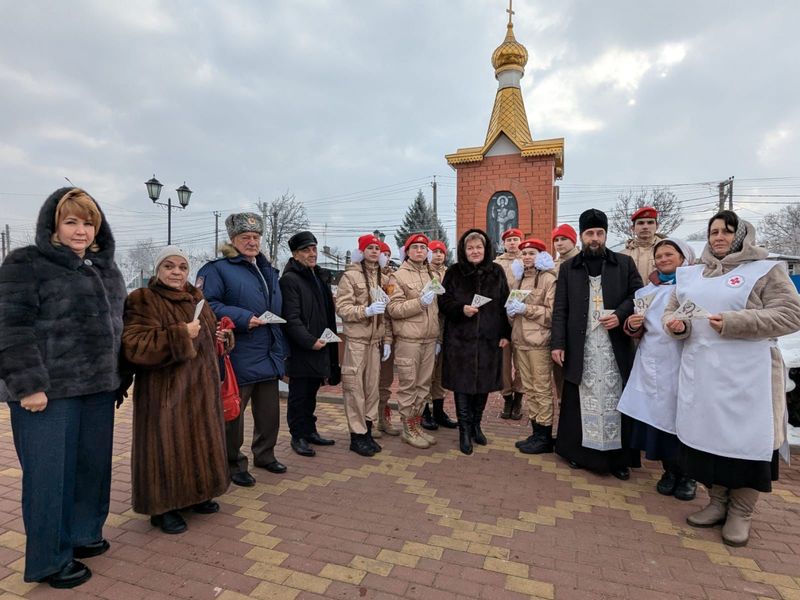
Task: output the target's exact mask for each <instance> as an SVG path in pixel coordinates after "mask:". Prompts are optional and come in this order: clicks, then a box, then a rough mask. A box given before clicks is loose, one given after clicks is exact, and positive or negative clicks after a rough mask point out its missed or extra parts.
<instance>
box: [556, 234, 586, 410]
mask: <svg viewBox="0 0 800 600" xmlns="http://www.w3.org/2000/svg"><path fill="white" fill-rule="evenodd" d="M551 237H552V238H553V249H554V250H555V251H556V252H558V258H556V266H555V273H556V277H558V272H559V270H560V269H561V265H563V264H564V263H565V262H567V261H568V260H569V259H570V258H574V257H575V256H578V254H580V253H581V251H580V250H578V248H577V247H576V246H575V244H576V243H577V242H578V234H577V233H576V232H575V229H573V227H572V226H571V225H568V224H567V223H562V224H561V225H559V226H558V227H556V228H555V229H553V233H552V234H551ZM553 386H554V387H555V394H556V398H557V401H560V400H561V388H562V387H563V386H564V370H563V369H562V368H561V366H560V365H558V364H556V363H553Z"/></svg>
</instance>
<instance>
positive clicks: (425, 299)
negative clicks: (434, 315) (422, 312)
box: [419, 290, 436, 306]
mask: <svg viewBox="0 0 800 600" xmlns="http://www.w3.org/2000/svg"><path fill="white" fill-rule="evenodd" d="M435 297H436V294H434V293H433V290H431V291H428V292H425V293H424V294H422V296H420V297H419V301H420V302H421V303H422V306H430V305H431V304H433V299H434V298H435Z"/></svg>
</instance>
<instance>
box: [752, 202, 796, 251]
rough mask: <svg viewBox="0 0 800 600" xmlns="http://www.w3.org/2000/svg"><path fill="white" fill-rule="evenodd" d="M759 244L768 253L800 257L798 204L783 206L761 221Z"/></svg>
mask: <svg viewBox="0 0 800 600" xmlns="http://www.w3.org/2000/svg"><path fill="white" fill-rule="evenodd" d="M760 229H761V242H762V243H763V244H764V245H765V246H766V247H767V250H769V251H770V252H775V253H777V254H788V255H790V256H798V255H800V204H790V205H788V206H784V207H783V208H782V209H780V210H779V211H777V212H773V213H769V214H768V215H766V216H765V217H764V218H763V219H762V220H761V227H760Z"/></svg>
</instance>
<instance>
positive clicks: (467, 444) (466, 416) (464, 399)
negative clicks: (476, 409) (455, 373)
mask: <svg viewBox="0 0 800 600" xmlns="http://www.w3.org/2000/svg"><path fill="white" fill-rule="evenodd" d="M469 401H470V397H469V395H467V394H460V393H458V392H456V393H455V402H456V416H457V417H458V448H459V450H461V452H463V453H464V454H472V439H471V438H470V434H471V433H472V420H471V416H472V415H471V411H470V406H469Z"/></svg>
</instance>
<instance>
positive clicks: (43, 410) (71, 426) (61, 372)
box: [0, 188, 127, 588]
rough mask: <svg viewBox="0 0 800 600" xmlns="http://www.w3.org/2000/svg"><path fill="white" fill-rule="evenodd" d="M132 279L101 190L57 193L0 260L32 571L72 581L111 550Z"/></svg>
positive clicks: (61, 582) (2, 366)
mask: <svg viewBox="0 0 800 600" xmlns="http://www.w3.org/2000/svg"><path fill="white" fill-rule="evenodd" d="M124 301H125V282H124V281H123V279H122V274H121V273H120V272H119V270H118V269H117V266H116V265H115V264H114V238H113V236H112V235H111V229H110V227H109V226H108V222H107V221H106V219H105V218H104V216H103V213H102V212H101V211H100V208H99V207H98V206H97V203H96V202H95V201H94V199H93V198H92V197H91V196H89V194H87V193H86V192H85V191H83V190H81V189H79V188H61V189H59V190H56V191H55V192H53V194H51V195H50V197H49V198H48V199H47V200H46V201H45V203H44V205H43V206H42V209H41V211H40V212H39V220H38V223H37V224H36V243H35V244H34V245H31V246H26V247H24V248H19V249H17V250H14V251H13V252H12V253H11V254H9V256H8V257H7V258H6V260H5V262H4V263H3V266H2V267H1V268H0V379H2V380H4V381H5V385H6V386H7V388H8V389H7V395H8V396H10V398H7V400H8V402H9V410H10V413H11V429H12V430H13V432H14V446H15V447H16V450H17V455H18V456H19V462H20V466H21V467H22V520H23V523H24V525H25V533H26V534H27V540H26V547H25V574H24V577H25V581H46V582H48V583H49V584H50V585H51V586H52V587H56V588H72V587H75V586H77V585H80V584H81V583H83V582H85V581H86V580H88V579H89V577H91V575H92V573H91V571H90V570H89V569H88V568H87V567H86V565H84V564H83V563H81V562H79V561H77V560H74V559H76V558H88V557H91V556H97V555H98V554H102V553H104V552H105V551H106V550H108V548H109V543H108V542H107V541H106V540H104V539H103V524H104V523H105V520H106V517H107V516H108V507H109V496H110V491H111V447H112V441H113V432H114V401H115V399H117V400H121V398H122V396H121V394H122V393H123V392H124V389H125V388H127V386H126V385H125V384H123V383H122V378H121V377H120V371H119V368H118V365H119V343H120V334H121V333H122V307H123V303H124Z"/></svg>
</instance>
